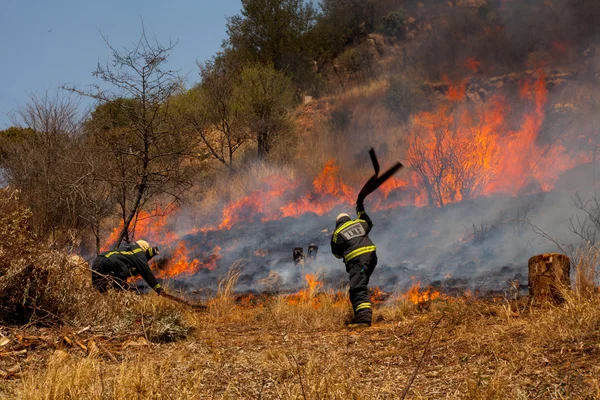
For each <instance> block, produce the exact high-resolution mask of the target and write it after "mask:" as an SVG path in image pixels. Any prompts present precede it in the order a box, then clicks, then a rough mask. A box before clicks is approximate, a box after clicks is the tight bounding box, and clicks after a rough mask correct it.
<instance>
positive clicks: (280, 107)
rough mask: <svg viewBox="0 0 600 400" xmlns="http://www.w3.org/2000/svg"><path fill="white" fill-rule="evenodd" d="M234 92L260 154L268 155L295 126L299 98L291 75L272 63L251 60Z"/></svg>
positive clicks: (262, 155)
mask: <svg viewBox="0 0 600 400" xmlns="http://www.w3.org/2000/svg"><path fill="white" fill-rule="evenodd" d="M233 96H234V98H235V102H236V103H237V106H238V107H239V112H240V115H241V116H242V118H243V120H244V123H245V124H246V126H247V127H248V129H249V131H250V132H251V134H252V138H253V139H254V140H255V141H256V143H257V151H258V157H259V158H265V157H267V155H268V154H269V151H270V150H271V147H272V145H273V144H274V142H275V141H276V140H277V139H278V138H279V137H281V136H282V135H285V134H287V133H290V132H291V131H292V129H293V124H292V121H291V118H290V111H291V110H292V108H293V107H294V105H295V100H294V86H293V85H292V82H291V80H290V78H288V77H286V76H285V75H284V74H283V73H282V72H280V71H277V70H276V69H274V68H273V66H271V65H262V64H250V65H247V66H245V67H244V68H243V69H242V71H241V73H240V76H239V79H238V82H237V83H236V85H235V87H234V92H233Z"/></svg>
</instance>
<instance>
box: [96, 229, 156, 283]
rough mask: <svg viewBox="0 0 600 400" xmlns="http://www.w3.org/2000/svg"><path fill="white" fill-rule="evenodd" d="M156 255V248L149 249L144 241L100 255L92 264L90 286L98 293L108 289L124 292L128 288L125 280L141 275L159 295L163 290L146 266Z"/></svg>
mask: <svg viewBox="0 0 600 400" xmlns="http://www.w3.org/2000/svg"><path fill="white" fill-rule="evenodd" d="M157 254H158V247H150V245H149V244H148V242H146V241H145V240H138V241H137V242H135V243H127V244H124V245H122V246H121V247H119V248H118V249H116V250H112V251H107V252H104V253H101V254H100V255H98V257H96V259H95V260H94V262H93V263H92V284H93V285H94V287H95V288H96V289H97V290H98V291H100V292H106V291H107V290H108V288H109V287H112V288H114V289H120V290H126V289H128V288H129V285H128V284H127V278H129V277H130V276H140V275H141V276H142V278H144V280H145V281H146V283H147V284H148V285H149V286H150V287H151V288H152V289H154V290H155V291H156V293H158V294H159V295H161V294H162V293H163V289H162V288H161V286H160V284H159V283H158V281H157V280H156V278H155V277H154V274H153V273H152V271H150V266H149V265H148V261H150V259H151V258H152V257H154V256H155V255H157Z"/></svg>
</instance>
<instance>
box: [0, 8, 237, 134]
mask: <svg viewBox="0 0 600 400" xmlns="http://www.w3.org/2000/svg"><path fill="white" fill-rule="evenodd" d="M240 8H241V0H217V1H214V0H213V1H211V0H170V1H159V0H120V1H119V0H103V1H91V0H0V49H2V59H1V61H0V129H4V128H6V127H7V126H10V119H9V118H8V116H7V113H8V112H10V111H11V110H14V109H15V108H16V107H17V106H19V105H21V104H23V103H25V102H26V101H27V100H28V99H29V97H30V96H31V94H38V95H39V94H42V93H44V91H45V90H46V89H48V90H50V91H53V90H55V89H57V88H58V87H59V86H60V85H62V84H76V85H81V86H83V85H86V84H91V83H97V82H98V81H97V80H96V79H95V78H94V77H93V76H92V71H93V70H94V69H95V68H96V65H97V63H98V61H100V62H103V63H104V62H106V60H107V59H108V55H109V49H108V48H107V46H106V44H105V43H104V40H103V39H102V35H104V36H106V37H107V39H108V42H109V43H110V44H111V45H112V46H115V47H131V45H132V44H133V43H134V42H135V41H136V40H137V39H138V38H139V36H140V32H141V21H142V19H143V21H144V25H145V27H146V32H147V33H150V34H155V35H156V37H157V39H158V40H159V41H160V42H161V43H163V44H166V43H168V42H169V40H172V41H173V42H175V41H178V44H177V46H176V47H175V50H174V51H173V53H172V55H171V59H170V63H169V66H170V67H171V68H174V69H181V72H182V73H184V74H185V73H189V75H188V83H190V84H191V83H193V82H196V81H197V80H198V68H197V67H196V61H205V60H207V59H209V58H211V57H212V56H213V55H214V54H215V53H216V52H217V51H218V50H219V49H220V47H221V42H222V41H223V39H225V36H226V34H225V22H226V17H228V16H232V15H235V14H238V13H239V11H240Z"/></svg>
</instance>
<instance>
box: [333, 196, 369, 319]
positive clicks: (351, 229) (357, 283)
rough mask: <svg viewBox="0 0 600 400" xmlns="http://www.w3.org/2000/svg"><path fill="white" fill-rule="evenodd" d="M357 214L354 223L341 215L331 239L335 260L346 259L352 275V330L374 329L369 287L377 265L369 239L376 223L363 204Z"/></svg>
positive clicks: (357, 209)
mask: <svg viewBox="0 0 600 400" xmlns="http://www.w3.org/2000/svg"><path fill="white" fill-rule="evenodd" d="M356 212H357V214H358V218H357V219H355V220H353V219H351V218H350V216H349V215H348V214H340V215H338V216H337V218H336V225H335V231H334V232H333V235H332V237H331V252H332V253H333V255H334V256H335V257H337V258H343V259H344V264H346V272H348V273H349V274H350V301H351V302H352V308H353V310H354V319H353V320H352V323H350V324H349V325H348V327H349V328H359V327H367V326H371V320H372V318H373V312H372V310H371V301H370V298H369V293H368V288H367V286H368V284H369V278H370V277H371V274H372V273H373V270H374V269H375V266H376V265H377V255H376V253H375V250H376V248H375V245H374V244H373V242H371V239H369V236H368V234H369V232H370V231H371V228H372V227H373V222H371V219H370V218H369V216H368V215H367V214H366V213H365V206H364V205H363V204H362V203H359V204H357V205H356Z"/></svg>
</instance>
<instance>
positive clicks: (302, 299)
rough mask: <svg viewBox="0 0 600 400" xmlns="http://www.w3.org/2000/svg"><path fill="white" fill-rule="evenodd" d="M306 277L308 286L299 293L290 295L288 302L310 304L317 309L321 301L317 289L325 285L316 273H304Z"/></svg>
mask: <svg viewBox="0 0 600 400" xmlns="http://www.w3.org/2000/svg"><path fill="white" fill-rule="evenodd" d="M304 279H305V280H306V287H305V288H304V289H302V290H300V291H299V292H297V293H294V294H291V295H289V296H288V297H287V302H288V303H289V304H291V305H299V304H310V305H311V306H312V308H314V309H315V310H316V309H318V308H319V307H320V303H319V300H318V298H317V297H315V295H316V294H317V290H318V289H319V288H321V287H323V283H322V282H320V281H319V279H318V277H317V275H315V274H306V275H304Z"/></svg>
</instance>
